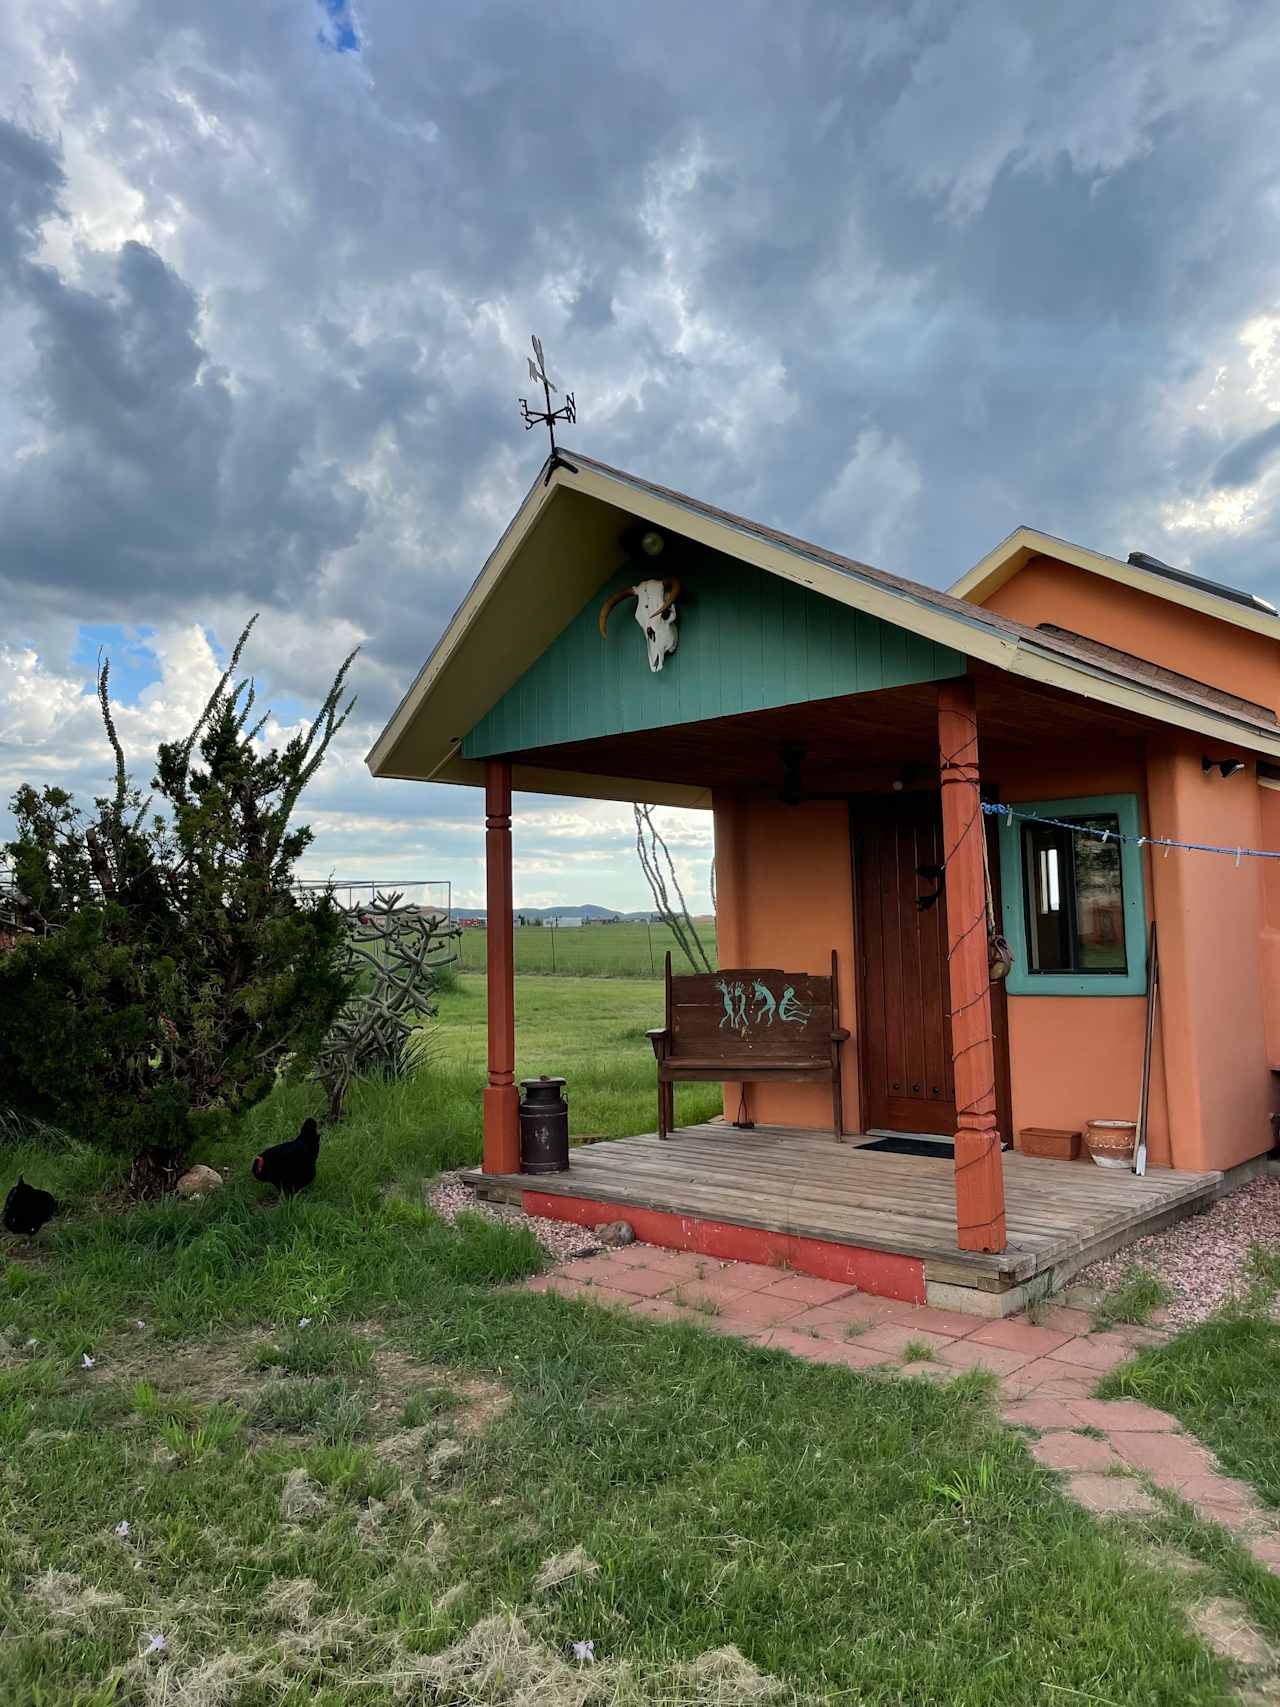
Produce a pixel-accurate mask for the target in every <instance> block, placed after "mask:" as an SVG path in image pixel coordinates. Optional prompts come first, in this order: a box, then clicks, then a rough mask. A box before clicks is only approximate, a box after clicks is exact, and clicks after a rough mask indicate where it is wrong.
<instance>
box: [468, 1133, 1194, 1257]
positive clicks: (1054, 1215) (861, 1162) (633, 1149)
mask: <svg viewBox="0 0 1280 1707" xmlns="http://www.w3.org/2000/svg"><path fill="white" fill-rule="evenodd" d="M1220 1177H1221V1176H1220V1175H1218V1174H1216V1173H1183V1172H1178V1171H1174V1170H1172V1169H1168V1168H1162V1169H1158V1170H1154V1171H1152V1172H1150V1173H1148V1174H1146V1175H1145V1176H1144V1177H1143V1178H1141V1179H1139V1178H1137V1177H1136V1176H1135V1175H1133V1174H1130V1173H1122V1172H1119V1171H1116V1172H1108V1171H1104V1170H1102V1169H1100V1168H1093V1167H1087V1166H1084V1165H1083V1164H1081V1163H1076V1162H1051V1161H1043V1160H1040V1159H1038V1158H1034V1157H1029V1156H1023V1155H1019V1154H1017V1153H1016V1152H1012V1151H1011V1152H1009V1153H1007V1154H1006V1155H1005V1157H1004V1178H1005V1202H1006V1216H1007V1223H1008V1239H1009V1243H1008V1246H1007V1248H1006V1249H1005V1250H1004V1251H1002V1252H999V1253H996V1254H993V1255H988V1254H984V1253H981V1252H968V1251H961V1250H960V1249H959V1248H958V1247H957V1245H956V1241H955V1193H954V1183H953V1172H952V1164H951V1162H950V1160H949V1159H946V1158H942V1157H940V1158H938V1159H937V1160H935V1159H934V1158H932V1157H929V1156H896V1155H893V1154H891V1153H890V1152H887V1151H882V1150H878V1151H868V1150H864V1149H862V1148H860V1147H859V1146H858V1145H857V1144H850V1143H840V1142H837V1141H836V1139H834V1138H833V1137H832V1136H831V1135H830V1134H829V1133H823V1132H814V1131H810V1130H808V1129H806V1128H802V1127H786V1126H758V1127H756V1128H755V1130H754V1131H748V1132H739V1131H736V1130H735V1129H734V1128H733V1127H731V1126H729V1125H727V1124H726V1123H724V1122H722V1121H708V1122H706V1123H705V1124H703V1125H700V1126H681V1127H677V1128H676V1130H675V1131H674V1132H673V1133H672V1134H671V1136H670V1138H669V1139H668V1140H667V1141H666V1142H665V1143H664V1142H663V1141H662V1140H660V1139H659V1138H658V1136H657V1134H656V1133H651V1132H649V1133H643V1134H641V1135H639V1136H637V1137H634V1138H617V1139H611V1140H608V1141H605V1142H602V1143H597V1144H589V1145H582V1146H580V1147H578V1148H575V1149H574V1151H573V1156H572V1166H571V1167H570V1169H569V1172H568V1173H565V1174H547V1175H539V1176H536V1177H533V1176H528V1175H517V1174H512V1175H498V1176H487V1175H484V1174H481V1173H480V1172H479V1171H478V1170H470V1171H468V1172H466V1173H464V1175H463V1178H464V1179H466V1180H467V1181H468V1182H469V1183H471V1184H473V1185H476V1186H482V1187H483V1188H484V1189H486V1190H490V1191H492V1190H500V1191H502V1192H503V1193H504V1194H505V1195H515V1194H517V1193H519V1192H521V1191H538V1192H545V1193H547V1194H549V1195H551V1196H553V1197H554V1196H567V1197H578V1198H586V1199H589V1200H591V1201H594V1202H600V1203H618V1204H631V1205H633V1206H634V1207H636V1208H644V1209H654V1210H661V1211H665V1212H668V1213H671V1214H676V1215H691V1216H695V1217H703V1218H706V1219H711V1220H716V1221H721V1222H731V1223H735V1224H738V1225H741V1226H744V1227H756V1228H764V1229H766V1230H768V1231H772V1232H781V1233H789V1234H794V1235H796V1236H799V1237H801V1238H811V1239H820V1240H827V1241H831V1242H834V1243H837V1244H847V1245H856V1246H860V1247H862V1248H864V1249H868V1250H879V1251H893V1252H898V1253H901V1254H904V1255H908V1256H916V1257H920V1258H923V1259H925V1260H926V1262H928V1261H930V1260H932V1261H937V1262H939V1263H944V1264H945V1265H946V1266H947V1270H948V1274H949V1275H950V1274H951V1273H952V1272H953V1271H955V1270H963V1271H965V1272H967V1273H969V1274H971V1275H972V1276H973V1280H974V1283H975V1284H978V1285H982V1284H988V1285H989V1284H1004V1285H1012V1284H1014V1283H1016V1282H1017V1281H1021V1280H1025V1279H1028V1278H1030V1277H1031V1276H1032V1275H1034V1274H1037V1273H1040V1272H1041V1271H1043V1270H1045V1269H1047V1268H1050V1267H1052V1266H1054V1265H1055V1264H1057V1263H1060V1262H1062V1261H1063V1260H1064V1259H1066V1258H1069V1257H1072V1256H1078V1255H1079V1253H1080V1252H1082V1251H1086V1250H1088V1249H1090V1248H1091V1247H1093V1246H1095V1245H1097V1246H1100V1245H1102V1244H1103V1243H1104V1242H1105V1243H1108V1244H1109V1245H1114V1243H1115V1242H1116V1239H1117V1237H1118V1236H1124V1235H1129V1236H1132V1237H1135V1238H1136V1237H1137V1236H1138V1235H1139V1234H1140V1233H1141V1231H1142V1229H1143V1226H1144V1224H1146V1223H1148V1222H1153V1221H1155V1220H1157V1219H1158V1218H1162V1217H1164V1216H1166V1215H1167V1214H1168V1213H1169V1212H1170V1211H1171V1210H1176V1209H1177V1208H1178V1207H1179V1206H1180V1205H1181V1206H1185V1208H1186V1209H1187V1210H1188V1211H1190V1210H1193V1209H1195V1208H1199V1207H1201V1206H1202V1205H1203V1204H1207V1202H1208V1201H1209V1199H1210V1198H1211V1196H1212V1194H1213V1190H1214V1188H1215V1186H1216V1185H1217V1182H1218V1180H1219V1178H1220Z"/></svg>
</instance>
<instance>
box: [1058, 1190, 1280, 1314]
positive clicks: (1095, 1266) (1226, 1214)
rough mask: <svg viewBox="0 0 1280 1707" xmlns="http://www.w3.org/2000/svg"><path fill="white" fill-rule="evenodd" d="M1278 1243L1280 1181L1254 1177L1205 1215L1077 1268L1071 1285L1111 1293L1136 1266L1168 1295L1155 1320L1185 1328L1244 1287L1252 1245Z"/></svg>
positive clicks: (1187, 1220) (1245, 1289)
mask: <svg viewBox="0 0 1280 1707" xmlns="http://www.w3.org/2000/svg"><path fill="white" fill-rule="evenodd" d="M1277 1243H1280V1180H1275V1179H1258V1180H1254V1181H1253V1182H1252V1183H1251V1184H1250V1185H1246V1186H1242V1187H1241V1188H1240V1190H1239V1191H1234V1192H1232V1193H1231V1195H1230V1196H1229V1197H1220V1198H1219V1199H1218V1201H1217V1202H1216V1203H1215V1204H1214V1205H1213V1208H1212V1209H1210V1210H1209V1212H1208V1214H1206V1215H1191V1216H1188V1218H1187V1219H1186V1220H1185V1221H1179V1222H1178V1224H1177V1225H1176V1226H1174V1227H1170V1228H1169V1230H1168V1231H1167V1232H1165V1233H1150V1234H1148V1235H1147V1237H1146V1238H1145V1239H1138V1240H1136V1241H1135V1242H1134V1243H1133V1244H1132V1245H1126V1246H1125V1247H1124V1249H1123V1250H1121V1251H1117V1252H1116V1254H1115V1255H1114V1256H1112V1257H1108V1258H1107V1259H1106V1260H1105V1261H1104V1262H1095V1263H1092V1264H1090V1266H1089V1267H1088V1268H1085V1269H1081V1271H1080V1273H1079V1274H1077V1275H1076V1276H1075V1277H1074V1278H1073V1280H1072V1282H1071V1284H1072V1286H1096V1287H1100V1288H1102V1289H1103V1290H1104V1291H1111V1290H1112V1289H1113V1288H1115V1287H1117V1286H1119V1285H1121V1283H1122V1282H1123V1281H1124V1279H1125V1276H1126V1275H1127V1274H1128V1271H1129V1270H1130V1269H1131V1268H1132V1267H1133V1266H1134V1264H1135V1263H1138V1264H1141V1266H1142V1267H1143V1268H1148V1269H1150V1270H1151V1271H1152V1273H1154V1274H1158V1275H1159V1276H1160V1278H1161V1279H1162V1280H1163V1281H1164V1283H1165V1285H1166V1286H1167V1287H1168V1288H1169V1291H1170V1292H1171V1293H1172V1294H1173V1296H1172V1298H1171V1300H1170V1302H1169V1304H1168V1305H1167V1306H1166V1307H1165V1309H1163V1310H1161V1311H1160V1312H1159V1313H1158V1315H1157V1318H1156V1319H1157V1320H1158V1321H1159V1322H1160V1323H1161V1325H1162V1326H1165V1327H1170V1328H1189V1327H1191V1326H1193V1325H1194V1324H1195V1323H1196V1322H1203V1321H1204V1320H1205V1318H1206V1317H1207V1316H1211V1315H1212V1314H1213V1313H1214V1311H1215V1310H1218V1309H1221V1307H1222V1306H1223V1305H1224V1304H1226V1303H1228V1302H1229V1301H1230V1300H1231V1299H1233V1298H1237V1297H1240V1296H1241V1295H1243V1294H1244V1293H1245V1292H1246V1291H1247V1290H1248V1287H1249V1280H1248V1276H1247V1275H1246V1274H1245V1265H1246V1263H1247V1262H1248V1259H1249V1252H1250V1250H1251V1249H1252V1248H1253V1246H1254V1245H1272V1246H1274V1245H1276V1244H1277Z"/></svg>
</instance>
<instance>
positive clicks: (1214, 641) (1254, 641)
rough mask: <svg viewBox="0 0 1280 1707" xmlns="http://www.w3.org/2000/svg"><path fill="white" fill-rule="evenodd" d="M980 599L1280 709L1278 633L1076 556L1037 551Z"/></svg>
mask: <svg viewBox="0 0 1280 1707" xmlns="http://www.w3.org/2000/svg"><path fill="white" fill-rule="evenodd" d="M983 602H984V604H985V606H986V608H987V609H988V610H993V611H998V612H999V613H1000V614H1001V615H1002V616H1011V617H1013V618H1015V619H1016V620H1017V621H1018V622H1025V623H1029V624H1030V625H1031V626H1032V627H1033V628H1034V627H1035V625H1036V624H1037V623H1041V622H1053V623H1057V624H1058V626H1059V627H1061V628H1070V629H1073V630H1074V631H1075V632H1076V633H1077V634H1087V635H1088V636H1089V638H1090V639H1091V640H1100V641H1102V642H1103V643H1104V644H1105V645H1107V646H1118V647H1119V648H1120V649H1121V651H1124V652H1134V653H1136V654H1137V655H1138V656H1139V657H1141V658H1151V659H1153V660H1154V661H1155V662H1156V663H1157V664H1163V665H1164V666H1165V668H1166V669H1170V670H1180V671H1181V672H1182V674H1183V675H1186V676H1193V677H1194V678H1195V679H1196V681H1199V682H1207V683H1209V685H1210V686H1211V687H1217V688H1223V689H1225V690H1226V691H1227V692H1228V693H1235V694H1240V695H1242V696H1243V697H1244V698H1246V699H1252V700H1256V701H1257V702H1258V704H1260V705H1266V706H1270V708H1271V709H1272V710H1273V711H1280V645H1277V643H1276V641H1274V640H1270V639H1268V638H1267V637H1266V636H1265V635H1262V634H1254V633H1252V632H1251V631H1250V630H1249V629H1246V628H1238V627H1236V626H1235V625H1234V624H1233V623H1229V622H1219V621H1218V620H1216V619H1215V618H1214V617H1211V616H1204V615H1202V614H1201V613H1200V612H1199V611H1193V610H1188V609H1187V608H1186V607H1185V606H1184V605H1177V604H1173V603H1171V602H1170V601H1169V600H1168V599H1161V598H1157V597H1155V596H1154V595H1153V594H1150V593H1143V592H1139V591H1138V590H1137V589H1136V588H1133V587H1125V586H1122V585H1121V584H1120V583H1119V582H1116V581H1110V580H1108V579H1107V578H1106V577H1105V576H1102V575H1094V574H1091V573H1090V572H1089V571H1088V570H1086V569H1077V568H1076V567H1075V566H1074V565H1073V564H1070V563H1060V562H1059V561H1058V560H1057V559H1056V558H1051V557H1033V558H1032V559H1031V561H1030V562H1029V563H1028V564H1027V565H1026V567H1025V568H1024V569H1021V570H1020V571H1019V572H1018V574H1016V575H1015V576H1014V577H1013V579H1012V580H1010V581H1007V582H1006V583H1005V585H1004V586H1003V587H1001V588H999V590H998V591H996V592H994V593H992V594H991V595H990V597H989V598H987V599H986V600H984V601H983Z"/></svg>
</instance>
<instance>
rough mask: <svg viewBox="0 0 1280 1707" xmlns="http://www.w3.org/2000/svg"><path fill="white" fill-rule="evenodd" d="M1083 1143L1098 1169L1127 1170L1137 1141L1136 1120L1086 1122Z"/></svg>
mask: <svg viewBox="0 0 1280 1707" xmlns="http://www.w3.org/2000/svg"><path fill="white" fill-rule="evenodd" d="M1084 1141H1085V1144H1086V1146H1087V1147H1088V1151H1089V1154H1090V1155H1091V1156H1092V1157H1093V1159H1094V1161H1095V1162H1096V1163H1097V1164H1098V1166H1099V1167H1100V1168H1127V1167H1128V1166H1129V1165H1130V1163H1131V1162H1132V1160H1133V1150H1134V1145H1135V1144H1136V1143H1137V1141H1138V1123H1137V1121H1136V1120H1087V1121H1086V1122H1085V1127H1084Z"/></svg>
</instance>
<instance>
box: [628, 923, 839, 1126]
mask: <svg viewBox="0 0 1280 1707" xmlns="http://www.w3.org/2000/svg"><path fill="white" fill-rule="evenodd" d="M665 984H666V1024H665V1025H664V1026H662V1027H661V1029H660V1030H657V1031H651V1032H649V1033H648V1038H649V1041H650V1043H651V1044H652V1045H653V1053H654V1055H655V1057H656V1058H657V1062H658V1136H659V1137H660V1138H665V1137H666V1136H667V1134H668V1133H669V1132H670V1131H671V1130H672V1128H673V1127H674V1126H675V1093H674V1090H673V1086H674V1085H675V1084H676V1082H677V1081H678V1080H681V1079H684V1080H695V1079H704V1080H706V1079H710V1080H715V1079H722V1080H728V1081H731V1082H733V1083H745V1082H746V1081H748V1080H749V1081H751V1082H752V1083H755V1082H759V1083H763V1084H768V1083H771V1082H774V1081H782V1080H794V1079H827V1080H830V1083H831V1103H832V1117H833V1120H834V1123H835V1132H836V1136H837V1137H839V1136H840V1134H841V1133H842V1132H843V1130H844V1101H843V1097H842V1095H841V1090H840V1045H841V1044H842V1043H843V1042H844V1041H845V1039H846V1038H847V1037H848V1035H849V1033H848V1032H847V1031H845V1030H844V1029H843V1028H842V1027H841V1024H840V1013H839V998H838V994H837V989H838V986H837V982H836V953H835V950H834V949H832V951H831V974H830V976H829V977H827V976H819V975H817V974H815V973H812V972H780V971H779V970H778V969H777V967H773V966H766V967H757V966H746V967H742V966H740V967H734V968H728V969H726V970H725V971H723V972H681V973H678V974H676V975H674V976H673V975H672V971H671V956H670V955H669V954H668V955H667V962H666V975H665ZM753 1124H754V1122H752V1121H735V1122H734V1125H735V1126H739V1125H740V1126H744V1127H745V1126H751V1125H753Z"/></svg>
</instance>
